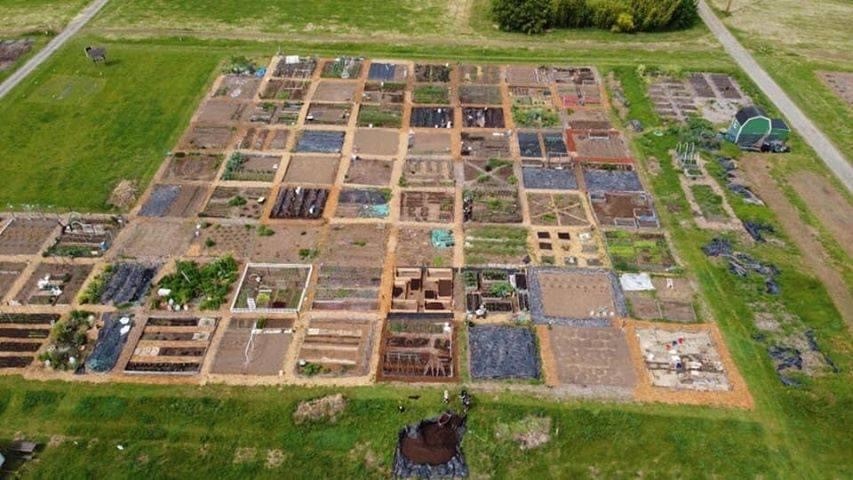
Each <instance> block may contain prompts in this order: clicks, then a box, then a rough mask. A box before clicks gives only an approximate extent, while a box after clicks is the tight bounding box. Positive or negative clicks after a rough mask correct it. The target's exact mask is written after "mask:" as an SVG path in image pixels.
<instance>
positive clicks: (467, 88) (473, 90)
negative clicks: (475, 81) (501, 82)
mask: <svg viewBox="0 0 853 480" xmlns="http://www.w3.org/2000/svg"><path fill="white" fill-rule="evenodd" d="M459 102H460V103H462V105H500V104H502V103H503V96H502V95H501V89H500V87H499V86H497V85H462V86H460V87H459Z"/></svg>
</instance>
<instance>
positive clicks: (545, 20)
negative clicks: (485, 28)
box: [492, 0, 552, 35]
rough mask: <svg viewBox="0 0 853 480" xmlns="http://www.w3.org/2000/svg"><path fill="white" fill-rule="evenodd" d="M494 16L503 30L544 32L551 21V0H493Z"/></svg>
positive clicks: (527, 32) (529, 32) (528, 32)
mask: <svg viewBox="0 0 853 480" xmlns="http://www.w3.org/2000/svg"><path fill="white" fill-rule="evenodd" d="M492 18H493V19H494V20H495V21H496V22H498V26H500V28H501V30H505V31H508V32H523V33H526V34H528V35H532V34H537V33H542V32H544V31H545V29H546V28H548V26H549V25H550V23H551V18H552V9H551V0H492Z"/></svg>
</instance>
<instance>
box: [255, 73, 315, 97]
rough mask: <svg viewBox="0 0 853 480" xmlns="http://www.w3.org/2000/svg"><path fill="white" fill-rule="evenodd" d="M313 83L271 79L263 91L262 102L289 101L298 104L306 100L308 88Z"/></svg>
mask: <svg viewBox="0 0 853 480" xmlns="http://www.w3.org/2000/svg"><path fill="white" fill-rule="evenodd" d="M310 86H311V82H307V81H304V80H282V79H275V78H273V79H270V81H269V82H267V84H266V85H265V86H264V88H263V90H261V95H260V97H261V99H262V100H288V101H291V102H298V101H300V100H304V99H305V96H306V95H308V87H310Z"/></svg>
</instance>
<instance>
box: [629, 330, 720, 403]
mask: <svg viewBox="0 0 853 480" xmlns="http://www.w3.org/2000/svg"><path fill="white" fill-rule="evenodd" d="M636 334H637V340H638V342H639V344H640V351H641V352H642V355H643V360H644V361H645V367H646V372H647V373H648V375H649V379H650V381H651V384H652V385H653V386H655V387H663V388H671V389H675V390H698V391H728V390H731V389H732V387H731V384H730V383H729V379H728V376H727V375H726V369H725V366H724V364H723V360H722V358H721V357H720V354H719V353H718V351H717V346H716V345H715V343H714V340H713V339H712V337H711V334H710V331H708V330H695V331H679V330H670V329H662V328H637V329H636Z"/></svg>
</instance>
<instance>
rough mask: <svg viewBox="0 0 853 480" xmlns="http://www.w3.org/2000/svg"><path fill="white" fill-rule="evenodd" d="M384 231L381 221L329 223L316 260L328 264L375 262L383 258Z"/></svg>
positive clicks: (371, 264)
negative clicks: (322, 246)
mask: <svg viewBox="0 0 853 480" xmlns="http://www.w3.org/2000/svg"><path fill="white" fill-rule="evenodd" d="M388 233H389V228H388V226H387V225H386V224H384V223H372V224H357V225H332V227H331V228H329V236H328V238H327V239H326V245H325V248H323V250H322V252H321V254H320V258H319V260H320V261H321V262H323V263H326V264H328V265H345V266H361V267H372V266H376V265H378V264H379V263H381V261H382V260H384V258H385V248H386V246H387V243H388Z"/></svg>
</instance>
